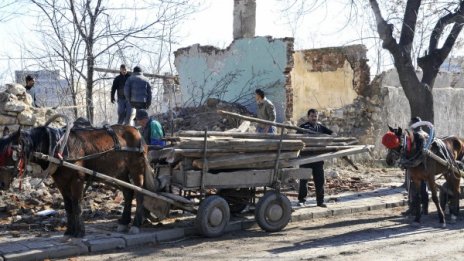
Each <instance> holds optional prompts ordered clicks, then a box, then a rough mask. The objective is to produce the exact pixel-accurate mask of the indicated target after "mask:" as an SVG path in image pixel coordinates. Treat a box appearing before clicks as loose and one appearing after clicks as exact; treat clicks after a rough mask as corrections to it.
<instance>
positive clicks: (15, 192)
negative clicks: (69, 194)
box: [0, 177, 123, 232]
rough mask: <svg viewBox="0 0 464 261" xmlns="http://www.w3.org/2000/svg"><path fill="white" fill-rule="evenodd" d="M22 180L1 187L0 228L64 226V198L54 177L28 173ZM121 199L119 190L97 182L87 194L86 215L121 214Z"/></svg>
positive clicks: (50, 228) (44, 229)
mask: <svg viewBox="0 0 464 261" xmlns="http://www.w3.org/2000/svg"><path fill="white" fill-rule="evenodd" d="M21 183H22V184H21V190H19V188H20V186H19V180H15V181H14V182H13V184H12V186H11V188H10V189H9V190H7V191H0V231H7V230H8V231H18V230H28V231H36V232H48V231H62V230H64V229H65V225H66V212H65V210H64V203H63V198H62V196H61V194H60V192H59V191H58V189H57V188H55V187H54V186H53V184H52V181H51V180H46V181H45V182H41V179H38V178H29V177H27V178H24V179H23V180H22V182H21ZM122 201H123V197H122V193H121V192H120V191H118V190H116V189H114V188H110V187H108V186H105V185H102V184H99V183H94V184H93V186H91V187H90V188H89V190H88V191H87V192H86V194H85V196H84V201H83V204H82V210H83V217H84V219H85V220H87V221H90V220H102V219H115V218H119V216H120V214H121V213H122V205H121V202H122Z"/></svg>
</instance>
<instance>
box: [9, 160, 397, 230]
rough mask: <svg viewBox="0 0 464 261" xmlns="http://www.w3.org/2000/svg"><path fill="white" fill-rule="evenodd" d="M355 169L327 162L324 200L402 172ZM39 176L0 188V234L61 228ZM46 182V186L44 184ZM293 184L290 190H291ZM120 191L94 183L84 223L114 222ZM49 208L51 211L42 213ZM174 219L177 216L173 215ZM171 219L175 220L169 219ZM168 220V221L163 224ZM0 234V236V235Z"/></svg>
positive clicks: (57, 201) (55, 194) (59, 210)
mask: <svg viewBox="0 0 464 261" xmlns="http://www.w3.org/2000/svg"><path fill="white" fill-rule="evenodd" d="M359 168H360V169H359V170H355V169H353V167H351V166H346V165H343V164H339V165H336V164H327V166H326V167H325V174H326V199H327V200H328V201H330V199H331V197H330V196H331V195H337V194H339V193H343V192H362V191H370V190H373V189H375V188H380V187H386V186H397V185H398V184H399V183H401V182H402V180H403V178H404V176H403V172H402V171H401V170H399V169H398V168H379V167H369V166H362V165H359ZM38 181H40V179H35V180H31V179H28V178H26V179H25V180H23V182H22V183H23V184H22V186H21V187H22V190H21V191H19V189H18V188H19V184H18V181H15V183H14V184H13V186H12V188H11V189H10V190H9V191H0V232H1V233H0V234H3V235H9V234H10V235H13V236H16V237H19V236H20V235H22V234H31V233H34V234H36V235H37V236H41V235H47V234H49V233H52V232H55V231H64V230H65V224H66V219H65V216H66V215H65V211H64V205H63V200H62V197H61V195H60V193H59V191H58V190H57V189H56V188H55V187H54V186H53V184H52V183H53V182H51V181H49V182H45V183H41V184H40V186H38V188H36V187H35V186H34V184H35V183H38ZM46 184H49V185H46ZM308 186H309V197H314V184H313V183H312V182H309V184H308ZM292 187H293V189H292ZM297 188H298V183H294V184H292V186H289V187H288V188H287V189H286V194H287V196H289V198H290V199H291V200H296V196H297ZM122 201H123V197H122V193H121V192H120V191H119V190H117V189H115V188H111V187H108V186H106V185H104V184H103V183H94V184H93V187H91V188H90V189H89V191H88V192H87V193H86V195H85V197H84V202H83V206H82V207H83V216H84V220H85V222H86V223H95V222H96V223H98V222H101V221H114V220H116V219H117V218H119V216H120V214H121V213H122ZM44 211H51V214H45V215H44V214H43V213H44ZM176 218H177V217H176ZM173 220H175V219H173ZM166 222H167V223H169V220H167V221H165V222H163V223H166ZM0 237H1V235H0Z"/></svg>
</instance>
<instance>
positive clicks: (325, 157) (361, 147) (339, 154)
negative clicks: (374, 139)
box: [290, 145, 374, 166]
mask: <svg viewBox="0 0 464 261" xmlns="http://www.w3.org/2000/svg"><path fill="white" fill-rule="evenodd" d="M373 147H374V146H373V145H359V146H356V147H355V148H351V149H346V150H340V151H337V152H330V153H325V154H320V155H317V156H308V157H302V158H300V159H297V160H292V161H291V162H290V164H291V165H292V166H301V165H303V164H309V163H313V162H318V161H324V160H328V159H333V158H340V157H343V156H349V155H353V154H358V153H363V152H368V151H369V150H370V149H371V148H373Z"/></svg>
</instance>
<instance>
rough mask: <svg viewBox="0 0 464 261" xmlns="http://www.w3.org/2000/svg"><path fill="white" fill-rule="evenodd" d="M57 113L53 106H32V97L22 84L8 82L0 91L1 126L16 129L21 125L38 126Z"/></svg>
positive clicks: (11, 129)
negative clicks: (3, 89)
mask: <svg viewBox="0 0 464 261" xmlns="http://www.w3.org/2000/svg"><path fill="white" fill-rule="evenodd" d="M54 114H56V113H55V111H54V110H53V109H51V108H36V107H34V106H32V97H31V95H30V94H28V93H27V92H26V88H24V87H23V86H22V85H20V84H6V86H5V91H4V92H0V128H1V129H2V130H3V128H4V127H8V129H10V131H15V130H17V129H18V128H19V126H23V127H36V126H41V125H44V124H45V122H46V120H47V119H48V118H50V117H51V116H52V115H54Z"/></svg>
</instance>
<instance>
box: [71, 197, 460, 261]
mask: <svg viewBox="0 0 464 261" xmlns="http://www.w3.org/2000/svg"><path fill="white" fill-rule="evenodd" d="M431 207H432V206H431ZM403 210H404V207H402V208H396V209H386V210H381V211H371V212H365V213H361V214H356V215H354V214H353V215H347V216H341V217H331V218H324V219H317V220H313V221H304V222H294V223H290V224H289V226H287V228H286V229H285V230H284V231H281V232H279V233H272V234H270V233H265V232H262V231H261V230H260V229H251V230H247V231H240V232H235V233H229V234H227V235H224V236H222V237H220V238H217V239H205V238H201V237H194V238H187V239H185V240H181V241H178V242H171V243H165V244H162V245H149V246H144V247H140V248H135V249H128V250H125V251H123V252H118V253H111V254H100V255H92V256H81V257H76V258H72V259H64V260H76V261H77V260H79V261H106V260H108V261H109V260H120V261H126V260H137V261H143V260H268V259H278V260H425V259H428V260H462V257H463V255H464V245H463V244H461V241H462V238H463V235H464V222H463V220H460V221H458V222H457V223H456V224H453V225H450V224H448V225H447V228H441V227H440V226H439V223H438V218H437V215H436V212H435V211H434V212H432V213H431V214H430V215H428V216H424V217H423V220H422V224H421V226H420V227H418V226H414V225H411V220H410V219H409V218H405V217H403V216H401V214H400V212H401V211H403Z"/></svg>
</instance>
